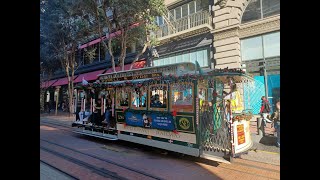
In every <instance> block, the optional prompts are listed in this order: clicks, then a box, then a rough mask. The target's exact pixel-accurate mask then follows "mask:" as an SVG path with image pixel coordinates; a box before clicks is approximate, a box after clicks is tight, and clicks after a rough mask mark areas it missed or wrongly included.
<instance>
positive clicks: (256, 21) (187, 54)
mask: <svg viewBox="0 0 320 180" xmlns="http://www.w3.org/2000/svg"><path fill="white" fill-rule="evenodd" d="M165 2H166V5H167V7H168V16H167V19H169V21H170V22H169V23H168V22H164V20H163V19H164V18H158V19H157V20H158V23H159V26H160V30H159V31H158V32H157V33H156V35H157V37H158V39H159V40H160V44H161V45H160V46H158V47H157V50H158V54H159V55H160V57H159V58H158V59H155V60H154V64H155V66H159V65H164V64H171V63H176V62H195V61H198V62H199V64H200V66H201V67H203V68H212V69H215V68H226V67H228V68H244V69H246V71H247V72H248V73H251V74H252V75H253V76H254V79H255V82H254V84H252V87H242V86H241V84H240V85H239V87H241V89H243V91H241V92H242V95H244V96H248V93H246V92H248V91H249V90H250V92H251V97H245V98H244V99H250V101H247V102H245V106H247V107H249V106H250V107H252V108H253V112H254V114H257V113H259V109H260V98H261V96H264V95H265V96H268V98H269V100H270V101H271V104H273V103H272V100H273V99H277V98H279V97H280V0H214V1H210V0H192V1H191V0H166V1H165ZM265 70H266V71H265ZM252 88H253V89H252Z"/></svg>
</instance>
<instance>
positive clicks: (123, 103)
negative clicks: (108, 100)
mask: <svg viewBox="0 0 320 180" xmlns="http://www.w3.org/2000/svg"><path fill="white" fill-rule="evenodd" d="M128 106H129V93H128V91H127V88H117V95H116V107H117V108H120V107H128Z"/></svg>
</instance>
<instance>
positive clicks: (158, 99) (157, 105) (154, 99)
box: [149, 84, 168, 111]
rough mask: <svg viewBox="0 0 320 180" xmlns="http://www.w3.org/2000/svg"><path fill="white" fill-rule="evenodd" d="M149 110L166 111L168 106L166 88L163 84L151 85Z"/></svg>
mask: <svg viewBox="0 0 320 180" xmlns="http://www.w3.org/2000/svg"><path fill="white" fill-rule="evenodd" d="M149 92H150V93H149V109H150V110H159V111H166V110H167V104H168V86H167V85H165V84H159V85H152V86H150V91H149Z"/></svg>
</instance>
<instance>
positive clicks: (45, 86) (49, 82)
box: [41, 79, 57, 88]
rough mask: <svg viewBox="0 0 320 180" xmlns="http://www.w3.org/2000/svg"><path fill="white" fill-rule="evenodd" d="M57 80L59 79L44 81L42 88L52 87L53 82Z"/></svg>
mask: <svg viewBox="0 0 320 180" xmlns="http://www.w3.org/2000/svg"><path fill="white" fill-rule="evenodd" d="M56 81H57V79H54V80H50V81H45V82H42V83H41V88H48V87H50V86H51V85H52V84H53V83H55V82H56Z"/></svg>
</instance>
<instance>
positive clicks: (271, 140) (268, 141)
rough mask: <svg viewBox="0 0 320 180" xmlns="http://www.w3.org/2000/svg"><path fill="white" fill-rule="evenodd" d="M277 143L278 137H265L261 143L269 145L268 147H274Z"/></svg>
mask: <svg viewBox="0 0 320 180" xmlns="http://www.w3.org/2000/svg"><path fill="white" fill-rule="evenodd" d="M276 141H277V137H274V136H263V137H262V138H261V139H260V141H259V143H261V144H264V145H267V146H274V145H275V143H276Z"/></svg>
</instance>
